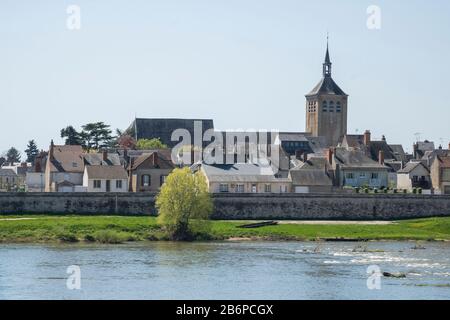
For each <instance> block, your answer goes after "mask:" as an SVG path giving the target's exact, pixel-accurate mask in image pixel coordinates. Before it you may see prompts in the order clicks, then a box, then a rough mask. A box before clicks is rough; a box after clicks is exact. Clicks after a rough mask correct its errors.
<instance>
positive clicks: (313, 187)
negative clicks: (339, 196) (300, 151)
mask: <svg viewBox="0 0 450 320" xmlns="http://www.w3.org/2000/svg"><path fill="white" fill-rule="evenodd" d="M329 169H330V164H329V163H328V161H327V159H325V158H324V157H310V158H308V156H307V155H306V156H305V158H304V162H301V161H300V164H299V165H298V166H296V167H295V168H293V169H291V170H290V171H289V178H290V179H291V181H292V191H293V192H295V193H329V192H332V191H333V177H332V175H331V174H330V172H329Z"/></svg>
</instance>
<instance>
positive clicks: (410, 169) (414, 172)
mask: <svg viewBox="0 0 450 320" xmlns="http://www.w3.org/2000/svg"><path fill="white" fill-rule="evenodd" d="M397 188H398V189H403V190H409V191H411V190H412V189H413V188H422V189H430V188H431V178H430V170H429V169H428V167H427V166H426V165H424V164H423V163H422V162H420V161H417V162H408V163H407V164H406V166H405V167H404V168H403V169H401V170H399V171H398V172H397Z"/></svg>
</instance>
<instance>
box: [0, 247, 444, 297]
mask: <svg viewBox="0 0 450 320" xmlns="http://www.w3.org/2000/svg"><path fill="white" fill-rule="evenodd" d="M421 245H422V246H424V247H425V249H417V248H415V249H414V246H415V243H414V242H369V243H360V244H358V243H351V242H347V243H344V242H337V243H330V242H326V243H321V244H318V243H314V242H250V241H249V242H246V241H242V242H208V243H172V242H146V243H130V244H123V245H85V244H77V245H66V244H64V245H4V244H3V245H0V299H450V243H431V242H430V243H428V242H426V243H422V244H421ZM72 265H75V266H79V267H80V278H79V279H80V284H81V288H80V289H79V290H77V289H73V290H70V289H68V287H67V278H68V277H69V276H70V275H69V274H67V268H68V267H69V266H72ZM369 266H378V268H379V269H380V270H381V272H390V273H396V272H402V273H405V274H406V277H405V278H389V277H380V278H378V279H379V280H380V281H379V282H378V281H377V280H378V279H377V278H376V277H377V276H376V275H375V277H372V278H370V281H369V284H371V285H370V287H371V288H373V287H375V289H372V290H370V289H368V284H367V282H368V281H367V280H368V277H369V274H368V273H367V268H368V267H369ZM74 276H75V275H74ZM71 279H72V278H71ZM71 283H72V282H71ZM74 283H77V282H76V281H75V282H74ZM377 284H379V286H377ZM377 288H379V289H377Z"/></svg>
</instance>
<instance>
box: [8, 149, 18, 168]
mask: <svg viewBox="0 0 450 320" xmlns="http://www.w3.org/2000/svg"><path fill="white" fill-rule="evenodd" d="M20 158H21V157H20V152H19V150H17V149H16V148H14V147H11V148H10V149H9V150H8V152H6V162H7V163H10V164H11V165H12V164H13V163H15V162H20Z"/></svg>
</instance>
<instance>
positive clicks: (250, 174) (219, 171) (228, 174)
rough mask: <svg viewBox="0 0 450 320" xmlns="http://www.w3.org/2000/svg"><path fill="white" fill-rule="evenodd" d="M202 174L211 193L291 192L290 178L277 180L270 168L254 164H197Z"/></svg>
mask: <svg viewBox="0 0 450 320" xmlns="http://www.w3.org/2000/svg"><path fill="white" fill-rule="evenodd" d="M191 169H192V170H193V171H198V170H200V172H202V173H203V174H204V175H205V177H206V181H207V183H208V188H209V191H210V192H211V193H286V192H291V181H290V179H289V178H277V176H276V174H275V173H274V171H273V169H272V168H271V167H270V166H267V167H266V166H260V165H258V164H253V163H235V164H222V165H208V164H206V163H199V164H195V165H193V166H192V167H191Z"/></svg>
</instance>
